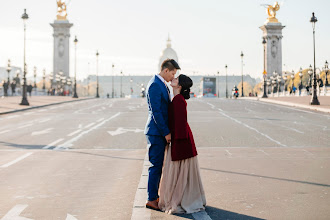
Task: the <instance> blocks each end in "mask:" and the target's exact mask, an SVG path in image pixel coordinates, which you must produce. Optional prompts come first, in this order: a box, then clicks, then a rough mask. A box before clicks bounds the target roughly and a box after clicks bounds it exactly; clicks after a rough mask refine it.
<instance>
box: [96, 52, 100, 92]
mask: <svg viewBox="0 0 330 220" xmlns="http://www.w3.org/2000/svg"><path fill="white" fill-rule="evenodd" d="M99 55H100V54H99V52H98V51H96V98H100V95H99Z"/></svg>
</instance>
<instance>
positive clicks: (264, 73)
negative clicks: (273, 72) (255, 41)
mask: <svg viewBox="0 0 330 220" xmlns="http://www.w3.org/2000/svg"><path fill="white" fill-rule="evenodd" d="M266 43H267V42H266V38H265V37H263V38H262V44H263V45H264V72H263V73H262V75H263V77H264V94H263V95H262V98H268V96H267V92H266V89H267V88H266V86H267V85H266V84H267V83H266V78H267V71H266Z"/></svg>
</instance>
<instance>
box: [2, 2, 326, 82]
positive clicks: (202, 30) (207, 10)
mask: <svg viewBox="0 0 330 220" xmlns="http://www.w3.org/2000/svg"><path fill="white" fill-rule="evenodd" d="M273 3H274V1H269V0H232V1H229V0H228V1H224V0H204V1H200V0H166V1H164V0H139V1H137V0H121V1H115V0H95V1H87V0H71V2H69V4H68V9H67V11H68V20H69V22H71V23H73V24H74V26H73V27H72V28H71V39H70V41H71V48H70V49H71V54H70V56H71V59H70V69H71V75H73V66H74V65H73V61H74V59H73V58H74V53H73V51H74V45H73V43H72V42H73V40H74V36H75V35H77V38H78V41H79V42H78V49H77V51H78V57H77V59H78V64H77V66H78V70H77V75H78V78H79V79H82V78H85V77H86V76H87V75H88V73H90V74H93V73H95V60H96V58H95V57H96V56H95V53H96V50H97V49H98V50H99V53H100V56H99V59H100V68H99V69H100V70H99V72H100V74H101V75H103V74H105V75H109V74H111V72H112V69H111V65H112V63H114V64H115V74H118V73H119V72H120V71H121V70H122V71H123V72H124V74H131V75H133V74H140V75H151V74H155V73H157V68H158V67H157V66H158V62H159V57H160V54H161V51H162V50H163V49H165V47H166V40H167V36H168V34H170V37H171V39H172V47H173V49H174V50H175V51H176V52H177V54H178V57H179V63H180V65H181V68H182V71H181V73H185V74H188V75H189V74H192V73H193V72H198V74H210V75H212V74H215V73H216V72H217V71H220V74H225V68H224V66H225V64H228V73H229V74H234V75H240V74H241V67H240V65H241V60H240V53H241V51H243V53H244V55H245V56H244V63H245V66H244V74H250V75H251V76H253V77H260V76H261V74H262V71H263V47H262V44H261V41H262V40H261V37H262V31H261V30H260V29H259V27H260V26H262V25H263V24H264V22H265V20H266V18H267V14H266V8H265V7H264V6H262V4H273ZM279 3H280V4H281V9H280V10H279V11H278V12H277V18H278V19H279V21H280V22H281V23H282V25H284V26H286V27H285V28H284V29H283V39H282V46H283V48H282V50H283V64H285V66H284V67H283V70H286V69H287V70H292V69H294V70H298V69H299V67H300V66H302V67H305V68H307V67H308V66H309V65H310V64H311V63H312V62H313V44H312V40H313V38H312V26H311V24H310V22H309V19H310V17H311V15H312V12H313V11H314V12H315V15H316V17H317V18H318V20H319V21H318V22H317V24H316V49H317V50H316V59H317V65H318V66H321V65H323V64H324V62H325V60H326V59H327V60H330V40H329V39H330V28H329V27H330V13H329V8H330V1H329V0H314V1H310V0H284V1H279ZM56 7H57V6H56V0H28V1H27V0H10V1H9V0H7V1H2V4H1V8H2V10H1V13H0V66H5V65H6V64H7V60H8V59H11V61H12V65H15V66H22V64H23V22H22V19H21V15H22V14H23V10H24V8H26V9H27V13H28V14H29V17H30V19H29V20H28V23H27V64H28V68H29V74H30V75H32V69H33V66H37V68H38V70H39V72H38V74H41V69H43V68H46V70H47V72H50V71H52V68H53V37H52V34H53V29H52V27H51V26H50V23H52V22H53V21H54V20H55V18H56ZM88 63H90V65H88ZM88 66H90V67H89V68H88Z"/></svg>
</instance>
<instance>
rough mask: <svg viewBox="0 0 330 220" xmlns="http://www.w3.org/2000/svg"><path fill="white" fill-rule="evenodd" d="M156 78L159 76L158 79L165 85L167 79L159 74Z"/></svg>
mask: <svg viewBox="0 0 330 220" xmlns="http://www.w3.org/2000/svg"><path fill="white" fill-rule="evenodd" d="M156 76H158V78H159V79H160V80H161V81H162V82H163V83H165V79H164V78H163V77H162V76H161V75H159V74H157V75H156Z"/></svg>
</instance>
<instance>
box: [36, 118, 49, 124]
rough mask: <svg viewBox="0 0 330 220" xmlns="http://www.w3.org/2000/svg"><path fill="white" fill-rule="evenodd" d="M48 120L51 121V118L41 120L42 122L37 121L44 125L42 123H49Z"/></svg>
mask: <svg viewBox="0 0 330 220" xmlns="http://www.w3.org/2000/svg"><path fill="white" fill-rule="evenodd" d="M50 120H52V119H51V118H46V119H43V120H41V121H39V122H40V123H44V122H46V121H50Z"/></svg>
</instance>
